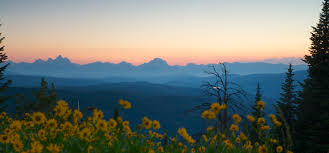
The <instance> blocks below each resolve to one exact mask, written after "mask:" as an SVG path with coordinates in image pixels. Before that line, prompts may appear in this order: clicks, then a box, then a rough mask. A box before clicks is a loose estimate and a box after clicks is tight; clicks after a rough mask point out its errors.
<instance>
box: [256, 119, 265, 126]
mask: <svg viewBox="0 0 329 153" xmlns="http://www.w3.org/2000/svg"><path fill="white" fill-rule="evenodd" d="M265 123H266V121H265V119H264V118H263V117H261V118H258V119H257V124H260V125H262V124H265Z"/></svg>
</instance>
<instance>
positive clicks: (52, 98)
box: [15, 78, 57, 118]
mask: <svg viewBox="0 0 329 153" xmlns="http://www.w3.org/2000/svg"><path fill="white" fill-rule="evenodd" d="M40 85H41V86H40V89H39V90H38V91H37V92H35V93H32V99H27V98H25V96H24V95H17V96H16V102H15V105H16V108H15V114H16V117H17V118H22V117H24V114H25V113H31V112H43V113H45V114H49V113H50V112H52V110H53V108H54V107H55V106H56V101H57V93H56V90H55V85H54V84H52V85H51V89H50V90H49V88H48V83H47V82H46V80H45V79H44V78H42V79H41V83H40Z"/></svg>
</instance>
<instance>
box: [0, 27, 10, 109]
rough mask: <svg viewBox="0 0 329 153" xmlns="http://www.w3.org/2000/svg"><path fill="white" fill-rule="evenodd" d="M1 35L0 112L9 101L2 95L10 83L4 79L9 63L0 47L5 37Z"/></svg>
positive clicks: (2, 47)
mask: <svg viewBox="0 0 329 153" xmlns="http://www.w3.org/2000/svg"><path fill="white" fill-rule="evenodd" d="M0 27H1V24H0ZM1 34H2V33H0V112H2V111H4V110H5V109H6V108H7V104H5V102H6V101H8V99H9V97H8V96H5V95H3V94H2V93H3V92H4V91H6V90H7V89H8V87H9V85H10V84H11V82H12V81H11V80H6V79H5V77H4V72H5V70H6V69H7V67H8V66H9V63H6V62H7V59H8V56H7V55H6V53H5V52H4V49H5V46H2V45H1V43H2V42H3V40H4V39H5V37H2V36H1Z"/></svg>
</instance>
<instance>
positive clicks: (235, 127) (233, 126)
mask: <svg viewBox="0 0 329 153" xmlns="http://www.w3.org/2000/svg"><path fill="white" fill-rule="evenodd" d="M230 131H232V132H236V131H239V127H238V126H237V125H235V124H232V125H231V126H230Z"/></svg>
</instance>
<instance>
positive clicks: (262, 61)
mask: <svg viewBox="0 0 329 153" xmlns="http://www.w3.org/2000/svg"><path fill="white" fill-rule="evenodd" d="M60 57H61V58H63V59H68V60H69V61H70V63H72V64H78V65H88V64H92V63H110V64H120V63H127V64H131V65H133V66H140V65H143V64H146V63H150V62H151V61H154V60H156V59H160V60H163V61H164V62H166V64H167V65H169V66H187V65H189V64H194V65H211V64H216V63H206V64H203V63H201V64H198V63H194V62H188V63H186V64H169V63H168V62H167V60H166V59H165V58H162V57H154V58H153V59H151V60H149V61H146V62H144V63H141V64H134V63H131V62H129V61H126V60H122V61H120V62H111V61H97V60H96V61H92V62H88V63H79V62H75V61H72V60H71V59H70V58H68V57H66V56H62V55H61V54H59V55H57V56H56V57H55V58H53V57H48V58H37V59H34V60H32V61H26V60H8V62H14V63H17V64H18V63H30V64H32V63H35V62H36V61H37V60H42V61H44V62H47V61H48V60H56V59H57V58H60ZM302 58H303V57H297V56H291V57H281V58H280V57H274V58H264V59H262V60H240V61H231V62H228V61H223V62H221V61H220V60H218V62H217V64H218V63H268V64H285V65H288V63H291V64H293V65H305V63H302V61H301V59H302ZM283 59H293V60H297V59H300V63H299V62H298V63H297V64H294V62H295V61H292V62H288V61H287V62H286V63H283V62H282V61H281V62H280V61H279V60H283ZM266 60H277V61H276V62H274V61H273V62H270V61H266Z"/></svg>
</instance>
